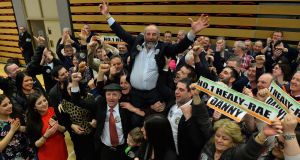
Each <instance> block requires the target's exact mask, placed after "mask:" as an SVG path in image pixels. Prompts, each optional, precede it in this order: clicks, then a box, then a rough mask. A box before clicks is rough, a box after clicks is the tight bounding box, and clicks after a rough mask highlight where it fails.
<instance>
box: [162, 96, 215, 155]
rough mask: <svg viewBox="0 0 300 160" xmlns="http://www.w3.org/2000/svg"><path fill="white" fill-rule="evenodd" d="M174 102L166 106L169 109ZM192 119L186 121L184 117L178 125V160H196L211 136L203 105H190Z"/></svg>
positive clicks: (210, 126) (207, 117)
mask: <svg viewBox="0 0 300 160" xmlns="http://www.w3.org/2000/svg"><path fill="white" fill-rule="evenodd" d="M174 104H175V102H174V101H173V103H170V105H168V109H170V108H171V107H172V106H173V105H174ZM191 106H192V117H191V118H190V119H188V120H186V119H185V117H184V116H182V117H181V118H180V121H179V124H178V135H177V136H178V137H177V146H178V152H179V159H180V160H196V159H198V156H199V154H200V152H201V150H202V148H203V146H204V145H205V144H206V141H207V140H208V139H209V137H210V136H211V134H212V124H211V122H210V120H209V116H208V112H207V106H206V104H205V103H200V104H198V105H194V104H193V103H192V104H191Z"/></svg>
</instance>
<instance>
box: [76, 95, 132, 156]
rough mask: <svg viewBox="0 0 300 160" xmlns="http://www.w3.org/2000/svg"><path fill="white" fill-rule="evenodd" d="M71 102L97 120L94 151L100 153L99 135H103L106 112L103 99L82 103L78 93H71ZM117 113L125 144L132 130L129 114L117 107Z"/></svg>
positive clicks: (105, 104)
mask: <svg viewBox="0 0 300 160" xmlns="http://www.w3.org/2000/svg"><path fill="white" fill-rule="evenodd" d="M72 102H73V103H74V104H75V105H77V106H79V107H83V108H86V109H88V110H90V111H92V113H94V114H95V116H96V120H97V127H96V132H95V149H96V153H100V152H99V149H100V147H101V145H102V143H101V135H102V133H103V129H104V124H105V119H106V112H107V103H106V100H105V99H104V98H99V99H97V101H84V100H82V99H81V98H80V93H79V92H77V93H74V92H72ZM119 112H120V116H121V122H122V129H123V134H124V139H125V142H124V143H126V138H127V134H128V133H129V132H130V130H131V129H132V127H131V123H130V112H129V111H128V110H127V109H123V108H121V107H119Z"/></svg>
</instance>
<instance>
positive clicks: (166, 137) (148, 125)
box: [139, 114, 177, 160]
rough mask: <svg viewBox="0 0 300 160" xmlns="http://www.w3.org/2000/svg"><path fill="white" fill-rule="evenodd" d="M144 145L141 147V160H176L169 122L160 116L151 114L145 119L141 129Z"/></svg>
mask: <svg viewBox="0 0 300 160" xmlns="http://www.w3.org/2000/svg"><path fill="white" fill-rule="evenodd" d="M142 132H143V134H144V138H145V139H146V143H145V144H144V145H143V146H142V148H141V149H142V150H143V152H144V154H142V156H139V158H140V159H142V160H152V159H155V160H177V154H176V150H175V143H174V139H173V134H172V128H171V125H170V122H169V121H168V119H167V118H166V117H164V116H163V115H161V114H152V115H150V116H149V117H147V118H146V119H145V122H144V126H143V128H142Z"/></svg>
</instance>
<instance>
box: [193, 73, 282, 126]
mask: <svg viewBox="0 0 300 160" xmlns="http://www.w3.org/2000/svg"><path fill="white" fill-rule="evenodd" d="M195 87H196V88H197V89H199V90H201V91H203V92H205V93H207V94H209V95H210V96H215V97H217V98H219V99H221V100H223V101H226V102H230V104H233V105H234V106H236V107H238V108H240V109H241V110H244V111H246V112H247V113H248V114H250V115H252V116H254V117H256V118H258V119H260V120H262V121H264V122H266V123H268V124H271V123H272V120H274V119H275V118H276V116H277V115H278V110H277V109H276V108H274V107H272V106H270V105H267V104H265V103H263V102H261V101H258V100H256V99H254V98H252V97H249V96H246V95H244V94H242V93H239V92H237V91H235V90H233V89H230V88H228V87H224V86H223V85H220V84H218V83H215V82H213V81H211V80H209V79H206V78H204V77H200V78H199V80H198V82H197V85H196V86H195ZM223 113H224V112H223ZM226 113H228V112H226ZM228 114H230V113H228Z"/></svg>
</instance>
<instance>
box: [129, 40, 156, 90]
mask: <svg viewBox="0 0 300 160" xmlns="http://www.w3.org/2000/svg"><path fill="white" fill-rule="evenodd" d="M142 46H143V48H142V50H141V51H140V53H139V54H138V55H137V56H136V57H135V61H134V64H133V67H132V71H131V74H130V83H131V85H132V87H134V88H136V89H139V90H151V89H154V88H155V87H156V82H157V79H158V75H159V74H158V67H157V64H156V60H155V55H156V54H158V52H159V51H158V50H155V48H154V47H153V48H151V49H150V50H148V51H147V49H146V47H145V46H144V44H143V45H142Z"/></svg>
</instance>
